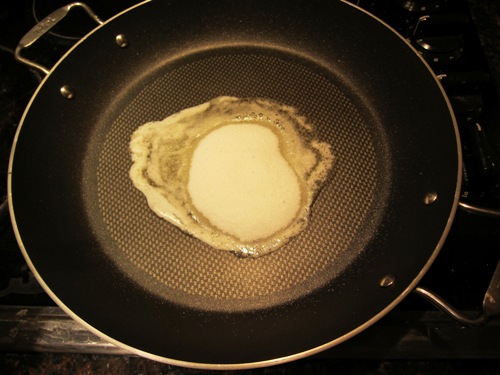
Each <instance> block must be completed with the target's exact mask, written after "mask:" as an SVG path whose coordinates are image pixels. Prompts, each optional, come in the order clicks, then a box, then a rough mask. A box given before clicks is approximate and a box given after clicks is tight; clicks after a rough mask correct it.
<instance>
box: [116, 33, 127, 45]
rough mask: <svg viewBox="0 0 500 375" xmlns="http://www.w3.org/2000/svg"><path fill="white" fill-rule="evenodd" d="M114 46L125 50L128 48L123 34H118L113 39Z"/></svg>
mask: <svg viewBox="0 0 500 375" xmlns="http://www.w3.org/2000/svg"><path fill="white" fill-rule="evenodd" d="M115 40H116V44H118V45H119V46H120V47H121V48H125V47H127V46H128V40H127V38H126V37H125V35H123V34H118V35H117V36H116V38H115Z"/></svg>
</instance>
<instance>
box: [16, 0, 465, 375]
mask: <svg viewBox="0 0 500 375" xmlns="http://www.w3.org/2000/svg"><path fill="white" fill-rule="evenodd" d="M150 1H152V0H145V1H143V2H141V3H139V4H137V5H134V6H132V7H131V8H128V9H126V10H124V11H122V12H120V13H118V14H117V15H115V16H113V17H111V18H110V19H108V20H106V21H105V22H104V23H103V24H102V25H100V26H98V27H96V28H95V29H93V30H92V31H91V32H90V33H88V34H87V35H86V36H84V37H83V38H82V39H80V41H79V42H77V43H76V44H75V45H74V46H73V47H72V48H71V49H69V50H68V51H67V52H66V53H65V54H64V55H63V57H62V58H61V59H60V60H59V61H58V62H57V63H56V64H55V65H54V66H53V67H52V68H51V69H50V72H49V74H48V75H47V76H46V77H45V78H44V80H43V81H42V82H41V84H40V85H39V86H38V88H37V90H36V91H35V93H34V94H33V96H32V97H31V100H30V102H29V103H28V106H27V107H26V109H25V111H24V114H23V116H22V118H21V121H20V124H19V127H18V129H17V132H16V134H15V137H14V141H13V146H12V150H11V154H10V159H9V167H8V176H7V196H8V202H9V211H10V217H11V222H12V226H13V229H14V233H15V236H16V240H17V242H18V244H19V247H20V249H21V252H22V254H23V256H24V258H25V260H26V263H27V264H28V266H29V267H30V269H31V270H32V272H33V274H34V275H35V277H36V279H37V281H38V282H39V283H40V285H41V286H42V288H43V289H44V290H45V291H46V292H47V294H48V295H49V296H50V297H51V298H52V299H53V300H54V302H55V303H56V304H57V305H58V306H59V307H60V308H61V309H62V310H63V311H64V312H65V313H66V314H68V315H69V316H70V317H71V318H72V319H74V320H75V321H76V322H78V323H79V324H81V325H82V326H83V327H85V328H86V329H88V330H89V331H91V332H93V333H94V334H96V335H97V336H99V337H101V338H102V339H104V340H106V341H108V342H110V343H112V344H113V345H116V346H117V347H119V348H122V349H124V350H126V351H128V352H130V354H133V355H138V356H141V357H144V358H147V359H151V360H154V361H157V362H161V363H166V364H170V365H174V366H179V367H186V368H193V369H204V370H244V369H253V368H261V367H267V366H275V365H280V364H284V363H287V362H292V361H295V360H299V359H303V358H306V357H309V356H311V355H314V354H318V353H320V352H322V351H325V350H327V349H330V348H332V347H334V346H336V345H339V344H341V343H342V342H344V341H347V340H348V339H350V338H352V337H354V336H356V335H357V334H359V333H361V332H362V331H364V330H365V329H367V328H368V327H370V326H372V325H373V324H375V323H376V322H377V321H379V320H380V319H381V318H383V317H384V316H385V315H387V314H388V313H389V312H390V311H391V310H392V309H393V308H394V307H395V306H396V305H398V304H399V303H400V302H401V301H402V300H403V299H404V298H405V297H406V296H407V295H408V294H409V293H410V292H411V291H412V290H413V289H414V288H415V287H416V286H417V284H418V282H419V281H420V280H421V279H422V277H423V276H424V275H425V273H426V272H427V271H428V270H429V268H430V267H431V265H432V263H433V262H434V260H435V259H436V257H437V255H438V254H439V251H440V250H441V248H442V246H443V244H444V242H445V240H446V237H447V236H448V233H449V231H450V229H451V225H452V223H453V219H454V217H455V214H456V211H457V207H458V201H459V197H460V189H461V183H462V151H461V150H462V149H461V142H460V136H459V132H458V125H457V122H456V119H455V115H454V113H453V110H452V107H451V104H450V102H449V100H448V96H447V95H446V93H445V91H444V88H443V87H442V85H441V83H440V82H439V79H438V78H437V77H436V75H435V74H434V72H433V70H432V68H431V67H430V66H429V64H428V63H427V62H426V61H425V60H424V59H423V57H422V56H421V55H420V54H419V53H418V51H417V50H416V49H415V48H414V47H413V46H412V45H411V44H410V43H408V41H407V40H406V39H404V38H403V37H402V36H401V35H400V34H399V33H398V32H397V31H396V30H395V29H393V28H392V27H391V26H389V25H388V24H387V23H385V22H384V21H382V20H381V19H380V18H378V17H376V16H374V15H373V14H371V13H369V12H367V11H366V10H364V9H362V8H361V7H359V6H357V5H354V4H351V3H349V2H348V1H347V0H340V1H341V2H343V3H344V4H346V5H349V6H352V7H353V8H356V9H357V10H359V11H361V12H363V13H365V14H366V15H368V16H370V17H372V18H373V19H375V20H376V21H378V22H380V23H381V24H383V25H384V26H385V27H387V29H389V30H390V31H392V32H393V33H394V34H395V35H396V36H397V37H398V38H399V39H401V40H402V41H404V42H405V44H406V45H407V46H408V47H409V48H411V49H412V50H413V51H414V52H415V54H416V55H417V56H418V57H419V58H420V60H421V61H422V63H423V64H424V65H425V66H426V68H427V69H428V71H429V73H430V74H431V75H432V76H433V77H434V79H435V81H436V84H437V85H438V87H439V89H440V90H441V92H442V94H443V97H444V99H445V102H446V104H447V106H448V108H449V110H450V114H451V117H452V121H453V125H454V128H455V136H456V142H457V152H458V176H457V187H456V190H455V198H454V204H453V207H452V210H451V212H450V217H449V219H448V222H447V225H446V227H445V230H444V231H443V234H442V236H441V238H440V240H439V242H438V244H437V246H436V248H435V249H434V252H433V253H432V255H431V257H430V258H429V260H428V261H427V263H426V264H425V266H424V267H423V269H422V270H421V271H420V272H419V274H418V275H417V277H416V278H415V279H414V280H413V282H412V283H411V284H410V285H409V286H408V287H407V288H406V289H405V290H404V291H403V293H401V294H400V295H399V296H398V297H397V298H396V299H395V300H393V302H392V303H391V304H389V305H388V306H387V307H386V308H384V309H383V310H382V311H380V312H379V313H378V314H377V315H375V316H374V317H372V318H371V319H370V320H368V321H366V322H365V323H363V324H362V325H360V326H358V327H357V328H356V329H354V330H352V331H350V332H348V333H347V334H345V335H343V336H340V337H338V338H336V339H335V340H332V341H330V342H327V343H325V344H323V345H319V346H317V347H315V348H311V349H309V350H306V351H303V352H300V353H295V354H291V355H289V356H284V357H280V358H276V359H270V360H264V361H258V362H249V363H239V364H238V363H236V364H213V363H197V362H189V361H182V360H176V359H172V358H165V357H161V356H158V355H155V354H151V353H148V352H144V351H142V350H139V349H137V348H133V347H131V346H128V345H127V344H125V343H122V342H120V341H117V340H115V339H113V338H112V337H109V336H107V335H106V334H105V333H103V332H101V331H99V330H98V329H96V328H94V327H93V326H91V325H90V324H88V323H87V322H85V321H84V320H83V319H81V318H80V317H79V316H78V315H77V314H75V313H74V312H73V311H72V310H71V309H70V308H68V307H67V306H66V305H65V304H64V303H63V302H62V301H61V300H60V299H59V298H58V297H57V296H56V295H55V294H54V293H53V292H52V290H51V289H50V288H49V286H48V285H47V284H46V283H45V282H44V280H43V279H42V277H41V276H40V275H39V273H38V272H37V270H36V268H35V266H34V264H33V263H32V262H31V259H30V257H29V255H28V253H27V251H26V249H25V247H24V244H23V242H22V239H21V237H20V234H19V229H18V227H17V223H16V220H15V214H14V207H13V202H12V165H13V159H14V153H15V148H16V144H17V140H18V137H19V133H20V130H21V128H22V124H23V123H24V119H25V117H26V114H27V113H28V111H29V109H30V107H31V105H32V103H33V101H34V100H35V98H36V96H37V95H38V92H39V91H40V89H41V87H42V86H43V85H44V83H45V81H46V80H47V79H49V77H50V75H51V73H52V72H53V71H54V70H55V69H56V68H57V67H58V66H59V64H60V63H61V62H62V61H63V60H64V59H65V58H66V56H67V55H69V54H70V53H71V52H72V51H73V50H74V49H75V48H77V47H78V45H79V44H80V43H83V42H84V41H85V40H86V39H87V38H88V37H89V36H90V35H91V34H93V33H94V32H95V31H97V30H98V29H100V28H101V27H104V26H106V25H107V24H108V23H109V22H111V21H113V20H114V19H115V18H118V17H120V16H121V15H123V14H125V13H127V12H129V11H131V10H133V9H135V8H137V7H139V6H141V5H144V4H147V3H149V2H150Z"/></svg>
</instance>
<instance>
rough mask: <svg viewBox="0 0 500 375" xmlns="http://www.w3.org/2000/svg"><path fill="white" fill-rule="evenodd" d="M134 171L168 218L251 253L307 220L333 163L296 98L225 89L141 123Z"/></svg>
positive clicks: (263, 250) (278, 242)
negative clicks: (228, 93)
mask: <svg viewBox="0 0 500 375" xmlns="http://www.w3.org/2000/svg"><path fill="white" fill-rule="evenodd" d="M130 150H131V154H132V161H133V165H132V167H131V169H130V178H131V179H132V181H133V183H134V186H135V187H136V188H137V189H139V190H140V191H141V192H142V193H143V194H144V195H145V196H146V198H147V202H148V205H149V207H150V208H151V209H152V210H153V211H154V212H155V213H156V214H157V215H158V216H160V217H162V218H164V219H165V220H167V221H169V222H170V223H172V224H174V225H176V226H177V227H179V228H180V229H181V230H183V231H184V232H186V233H189V234H191V235H193V236H195V237H197V238H199V239H200V240H202V241H204V242H206V243H208V244H209V245H211V246H213V247H215V248H217V249H221V250H230V251H235V252H236V253H238V254H240V255H243V256H248V255H249V256H260V255H264V254H268V253H270V252H271V251H274V250H276V249H278V248H280V247H281V246H283V245H284V244H285V243H287V242H288V241H289V240H290V239H291V238H292V237H293V236H295V235H297V234H298V233H300V232H301V231H302V230H304V229H305V228H306V227H307V223H308V219H309V215H310V206H311V204H312V202H313V198H314V196H315V194H316V193H317V191H318V189H319V187H320V186H321V184H322V183H324V181H325V180H326V178H327V175H328V172H329V171H330V169H331V167H332V164H333V154H332V152H331V148H330V146H329V145H328V144H326V143H322V142H319V141H317V140H316V139H315V138H314V127H313V126H312V125H311V124H309V123H307V121H306V119H305V118H304V117H302V116H300V115H299V114H298V113H297V111H296V110H295V109H294V108H292V107H289V106H284V105H281V104H279V103H276V102H272V101H267V100H263V99H252V100H250V99H238V98H234V97H219V98H215V99H213V100H211V101H209V102H207V103H203V104H201V105H198V106H196V107H192V108H188V109H185V110H183V111H180V112H178V113H176V114H174V115H172V116H169V117H167V118H166V119H164V120H162V121H156V122H150V123H147V124H144V125H143V126H141V127H140V128H139V129H137V130H136V131H135V132H134V134H133V135H132V138H131V142H130Z"/></svg>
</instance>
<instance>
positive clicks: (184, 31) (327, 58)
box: [9, 0, 461, 369]
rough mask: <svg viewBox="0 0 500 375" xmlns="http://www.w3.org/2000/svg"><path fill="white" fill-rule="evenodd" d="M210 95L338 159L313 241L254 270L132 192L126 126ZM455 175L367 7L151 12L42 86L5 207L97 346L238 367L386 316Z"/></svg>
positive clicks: (406, 67) (433, 102)
mask: <svg viewBox="0 0 500 375" xmlns="http://www.w3.org/2000/svg"><path fill="white" fill-rule="evenodd" d="M46 23H54V22H53V20H52V21H51V20H49V21H47V22H46ZM220 95H232V96H237V97H243V98H266V99H271V100H274V101H279V102H282V103H284V104H286V105H290V106H293V107H295V108H297V109H298V110H299V111H300V113H301V114H303V115H304V116H306V117H307V118H308V119H309V121H310V122H311V123H313V124H315V126H316V135H317V137H318V138H319V139H320V140H322V141H325V142H329V143H330V144H331V145H332V149H333V152H334V155H335V165H334V168H333V170H332V172H331V176H330V177H329V180H328V182H327V183H326V184H325V186H324V187H323V189H322V190H321V192H320V193H319V195H318V197H317V199H316V201H315V202H314V204H313V206H312V214H311V219H310V224H309V226H308V228H307V229H306V230H305V231H304V232H303V233H301V234H300V235H298V236H297V237H295V238H294V239H293V240H292V241H291V242H290V243H289V244H287V245H286V246H285V247H284V248H282V249H280V250H278V251H276V252H274V253H272V254H270V255H268V256H264V257H261V258H258V259H242V258H237V257H235V256H234V255H233V254H231V253H229V252H224V251H219V250H215V249H212V248H210V247H209V246H208V245H205V244H204V243H202V242H201V241H199V240H197V239H194V238H192V237H190V236H188V235H186V234H184V233H182V232H181V231H180V230H178V229H177V228H174V227H173V226H171V225H170V224H168V223H167V222H165V221H163V220H161V219H159V218H158V217H156V215H155V214H154V213H152V211H150V210H149V208H148V207H147V204H146V201H145V198H144V197H143V196H142V195H141V193H140V192H138V191H137V190H135V189H134V188H133V186H132V183H131V181H130V180H129V178H128V170H129V168H130V165H131V160H130V154H129V150H128V144H129V139H130V135H131V134H132V132H133V131H134V130H135V129H136V128H137V127H138V126H140V125H142V124H143V123H145V122H148V121H151V120H160V119H163V118H165V117H167V116H168V115H170V114H173V113H175V112H177V111H179V110H181V109H184V108H187V107H191V106H194V105H197V104H200V103H203V102H205V101H208V100H209V99H211V98H214V97H217V96H220ZM460 171H461V157H460V147H459V138H458V132H457V127H456V123H455V121H454V117H453V115H452V113H451V110H450V106H449V103H448V101H447V98H446V96H445V95H444V93H443V90H442V88H441V86H440V85H439V83H438V82H437V80H436V78H435V77H434V75H433V74H432V73H431V70H430V69H429V67H428V66H427V65H426V64H425V63H424V62H423V60H422V59H421V58H420V57H419V56H418V55H417V54H416V52H415V51H414V50H413V49H412V48H411V47H409V45H408V44H407V42H406V41H404V40H403V39H401V38H400V37H399V36H398V35H397V34H396V33H395V32H394V31H393V30H391V29H390V28H389V27H388V26H387V25H385V24H383V23H382V22H381V21H380V20H377V19H375V18H374V17H372V16H371V15H369V14H367V13H365V12H363V11H362V10H361V9H358V8H356V7H355V6H353V5H351V4H349V3H344V2H341V1H293V2H290V1H288V0H287V1H284V0H276V1H264V0H262V1H261V0H256V1H251V2H248V1H210V0H207V1H204V2H198V1H194V0H182V1H171V2H170V1H152V2H145V3H141V4H139V5H138V6H135V7H133V8H131V9H129V10H127V11H125V12H123V13H121V14H119V15H118V16H116V17H114V18H112V19H110V20H109V21H107V22H105V23H104V24H103V25H101V26H99V27H97V28H96V29H95V30H93V31H92V32H91V33H90V34H88V35H87V36H86V37H84V38H83V39H82V40H81V41H80V42H79V43H77V45H76V46H75V47H73V48H72V49H71V50H70V51H69V52H68V53H67V54H66V55H65V56H64V57H63V58H62V59H61V60H60V61H59V62H58V63H57V64H56V66H55V67H53V68H52V69H51V70H50V72H49V74H48V75H47V77H46V78H45V79H44V81H43V82H42V84H41V85H40V86H39V88H38V90H37V91H36V93H35V94H34V96H33V98H32V100H31V102H30V104H29V106H28V108H27V109H26V112H25V114H24V116H23V118H22V123H21V125H20V126H19V130H18V133H17V135H16V138H15V144H14V147H13V151H12V156H11V161H10V170H9V172H10V174H9V207H10V211H11V217H12V222H13V225H14V229H15V232H16V236H17V239H18V241H19V244H20V246H21V249H22V252H23V254H24V256H25V258H26V260H27V262H28V264H29V266H30V267H31V269H32V270H33V272H34V274H35V275H36V277H37V279H38V280H39V282H40V283H41V284H42V286H43V287H44V288H45V290H46V291H47V293H48V294H49V295H50V296H51V297H52V298H53V299H54V300H55V301H56V302H57V303H58V305H59V306H61V308H62V309H63V310H64V311H66V312H67V313H68V314H69V315H70V316H72V317H73V318H74V319H76V320H77V321H79V322H80V323H82V324H83V325H84V326H86V327H87V328H89V329H90V330H91V331H93V332H94V333H96V334H98V335H100V336H101V337H104V338H106V339H107V340H109V341H111V342H112V343H115V344H116V345H119V346H121V347H124V348H127V349H129V350H130V351H131V352H133V353H136V354H139V355H142V356H145V357H148V358H152V359H155V360H158V361H163V362H167V363H171V364H175V365H181V366H187V367H197V368H218V369H220V368H226V369H227V368H233V369H234V368H238V369H239V368H249V367H259V366H267V365H272V364H277V363H282V362H286V361H291V360H294V359H298V358H302V357H305V356H307V355H311V354H314V353H318V352H319V351H321V350H324V349H327V348H330V347H332V346H334V345H337V344H339V343H341V342H343V341H345V340H347V339H349V338H351V337H353V336H355V335H356V334H358V333H359V332H361V331H362V330H364V329H366V328H367V327H369V326H370V325H372V324H373V323H375V322H376V321H377V320H379V319H380V318H381V317H383V316H384V315H385V314H387V313H388V312H389V311H390V310H391V309H392V308H394V306H396V305H397V304H398V303H399V302H400V301H401V300H402V299H403V298H404V297H405V296H406V295H407V294H408V293H409V292H410V291H411V290H412V289H414V288H415V286H416V285H417V283H418V281H419V280H420V279H421V278H422V276H423V275H424V274H425V272H426V271H427V269H428V268H429V267H430V265H431V264H432V262H433V260H434V259H435V257H436V256H437V254H438V252H439V249H440V248H441V245H442V244H443V242H444V240H445V237H446V235H447V233H448V231H449V228H450V225H451V222H452V219H453V217H454V214H455V211H456V207H457V202H458V192H459V188H460V181H461V172H460ZM214 178H216V176H214Z"/></svg>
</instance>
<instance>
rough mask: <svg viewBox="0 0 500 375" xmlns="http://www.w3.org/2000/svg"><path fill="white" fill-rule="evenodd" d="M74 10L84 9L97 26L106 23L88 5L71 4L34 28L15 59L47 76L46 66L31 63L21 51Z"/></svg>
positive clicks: (27, 35) (22, 43)
mask: <svg viewBox="0 0 500 375" xmlns="http://www.w3.org/2000/svg"><path fill="white" fill-rule="evenodd" d="M73 8H82V9H83V10H85V11H86V12H87V14H88V15H89V17H90V18H92V19H93V20H94V21H95V22H97V24H99V25H102V24H103V23H104V22H103V21H102V20H101V19H100V18H99V17H98V16H97V15H96V14H95V13H94V11H93V10H92V9H90V8H89V6H88V5H86V4H84V3H79V2H75V3H71V4H68V5H65V6H63V7H61V8H59V9H57V10H55V11H53V12H52V13H50V14H49V15H48V16H47V17H45V18H44V19H43V20H41V21H40V22H39V23H37V24H36V25H35V26H33V28H32V29H31V30H30V31H28V33H27V34H26V35H25V36H24V37H23V38H22V39H21V41H20V42H19V44H18V45H17V47H16V50H15V54H14V56H15V58H16V60H17V61H20V62H22V63H23V64H25V65H28V66H29V67H31V68H34V69H36V70H38V71H40V72H42V73H43V74H45V75H48V74H49V69H47V68H46V67H45V66H43V65H40V64H38V63H36V62H34V61H31V60H29V59H27V58H25V57H23V56H21V51H22V50H23V49H25V48H28V47H30V46H31V45H32V44H33V43H35V42H36V41H37V40H38V39H40V38H41V37H42V36H43V35H45V34H46V33H47V32H48V31H49V30H50V29H52V27H54V26H55V25H56V24H57V23H58V22H59V21H61V20H62V19H63V18H65V17H66V16H67V15H68V13H69V12H70V11H71V9H73Z"/></svg>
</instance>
